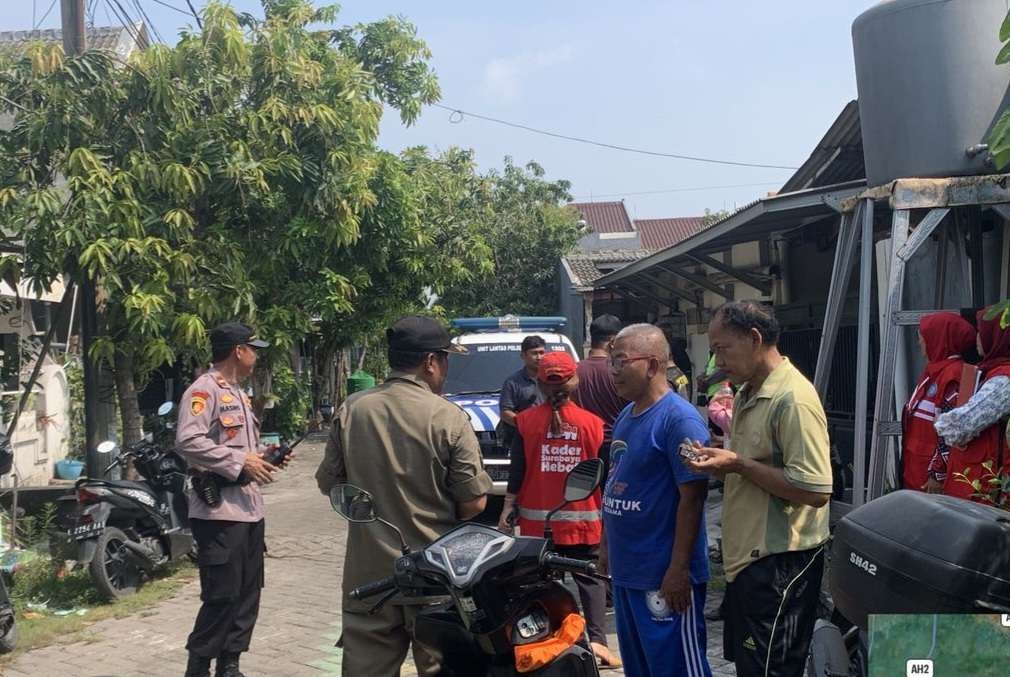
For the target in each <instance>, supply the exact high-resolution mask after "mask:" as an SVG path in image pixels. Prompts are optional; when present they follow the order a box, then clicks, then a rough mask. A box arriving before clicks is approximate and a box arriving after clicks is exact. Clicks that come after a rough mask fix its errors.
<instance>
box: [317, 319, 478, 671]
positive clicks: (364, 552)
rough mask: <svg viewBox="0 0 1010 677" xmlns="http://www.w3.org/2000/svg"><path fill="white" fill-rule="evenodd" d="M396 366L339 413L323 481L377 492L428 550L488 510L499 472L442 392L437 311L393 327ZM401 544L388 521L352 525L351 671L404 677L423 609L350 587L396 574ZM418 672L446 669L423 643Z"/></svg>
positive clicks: (381, 508) (380, 507)
mask: <svg viewBox="0 0 1010 677" xmlns="http://www.w3.org/2000/svg"><path fill="white" fill-rule="evenodd" d="M386 338H387V341H388V343H389V364H390V367H391V368H392V369H393V372H392V374H390V376H389V378H388V379H387V380H386V382H385V383H383V384H382V385H380V386H377V387H375V388H372V389H370V390H365V391H362V392H360V393H355V394H354V395H352V396H351V397H349V398H348V399H347V401H346V402H345V403H344V404H343V406H341V407H340V409H339V410H338V411H337V414H336V416H335V417H334V421H333V430H332V432H331V434H330V440H329V443H328V444H327V446H326V455H325V457H324V458H323V462H322V464H320V466H319V470H317V471H316V481H317V482H318V484H319V489H320V491H322V492H323V493H324V494H328V493H329V491H330V489H332V488H333V487H334V486H336V485H337V484H341V483H350V484H353V485H355V486H358V487H360V488H362V489H364V490H365V491H368V492H369V493H370V494H372V496H373V497H374V505H375V512H376V514H378V515H379V516H380V517H382V518H383V519H385V520H387V521H389V522H392V523H393V524H395V525H396V526H397V527H399V528H400V529H401V530H402V532H403V536H404V539H405V540H406V542H407V544H408V545H409V546H410V547H411V548H412V549H419V548H423V547H424V546H426V545H427V544H428V543H429V542H431V541H433V540H435V539H436V538H438V537H439V536H440V535H442V534H444V533H445V532H446V531H448V530H449V529H451V528H452V527H454V526H456V525H457V524H458V523H459V521H460V520H464V519H469V518H471V517H474V516H476V515H478V514H479V513H480V512H481V511H482V510H484V506H485V503H486V501H487V492H488V491H490V489H491V478H490V477H489V476H488V474H487V473H486V472H484V468H483V464H482V461H481V456H480V446H479V444H478V442H477V437H476V436H475V435H474V432H473V428H472V427H471V425H470V419H469V417H468V416H467V415H466V413H465V412H464V411H463V410H462V409H460V408H459V407H457V406H456V405H455V404H452V403H451V402H449V401H448V400H446V399H444V398H442V397H440V393H441V392H442V385H443V383H444V382H445V376H446V372H447V370H448V362H449V355H448V353H449V352H465V349H464V348H462V347H460V346H457V345H455V344H452V343H451V342H450V340H449V335H448V334H447V333H446V331H445V329H443V328H442V327H441V325H439V324H438V323H437V322H436V321H434V320H432V319H431V318H427V317H416V316H415V317H405V318H402V319H400V320H399V321H397V322H396V324H394V325H393V326H392V328H390V329H388V330H387V331H386ZM399 556H400V542H399V539H398V538H397V536H396V534H395V533H394V532H393V531H392V530H391V529H389V528H388V527H386V526H384V525H382V524H378V523H371V524H352V525H351V526H350V530H349V532H348V536H347V554H346V557H345V559H344V576H343V590H344V594H343V635H342V637H341V642H340V644H341V646H343V649H344V654H343V674H344V675H345V676H347V677H369V676H372V675H375V676H376V677H386V676H387V675H395V674H399V671H400V665H401V664H402V663H403V659H404V658H405V657H406V655H407V649H408V647H409V646H410V644H411V641H412V637H413V621H414V617H415V616H416V614H417V611H418V607H416V606H409V605H404V604H402V603H401V604H397V600H396V599H394V600H393V602H392V603H390V604H387V605H386V606H384V607H383V608H382V610H381V611H379V612H377V613H375V614H371V615H370V614H368V613H367V611H368V610H369V609H370V608H371V607H372V606H373V605H374V604H375V602H376V600H374V599H369V600H363V601H355V600H352V599H350V598H349V597H348V593H349V592H350V591H351V590H352V589H354V588H356V587H358V586H361V585H364V584H365V583H371V582H372V581H375V580H378V579H381V578H386V577H387V576H390V575H392V573H393V562H394V561H395V560H396V558H397V557H399ZM413 651H414V661H415V663H416V665H417V669H418V674H420V675H422V676H425V675H434V674H437V672H438V669H439V666H438V664H437V662H436V661H435V660H434V658H433V657H432V656H430V655H429V654H428V653H427V652H425V651H424V650H423V649H421V648H420V647H418V646H417V645H416V644H415V645H414V647H413Z"/></svg>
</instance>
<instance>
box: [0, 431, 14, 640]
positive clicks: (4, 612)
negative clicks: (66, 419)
mask: <svg viewBox="0 0 1010 677" xmlns="http://www.w3.org/2000/svg"><path fill="white" fill-rule="evenodd" d="M13 467H14V450H13V449H12V448H11V441H10V439H9V438H8V437H7V435H5V434H4V433H2V432H0V476H2V475H6V474H7V473H9V472H10V471H11V469H12V468H13ZM17 643H18V628H17V625H15V623H14V605H12V604H11V599H10V595H8V594H7V585H6V584H5V583H4V580H3V576H2V575H0V654H5V653H10V652H11V651H14V647H15V646H17Z"/></svg>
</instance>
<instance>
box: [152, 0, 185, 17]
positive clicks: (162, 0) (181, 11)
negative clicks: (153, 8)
mask: <svg viewBox="0 0 1010 677" xmlns="http://www.w3.org/2000/svg"><path fill="white" fill-rule="evenodd" d="M151 2H153V3H154V4H156V5H161V6H162V7H168V8H169V9H174V10H175V11H176V12H178V13H179V14H185V15H186V16H189V15H190V13H189V12H187V11H186V10H184V9H182V8H181V7H176V6H175V5H172V4H170V3H167V2H165V0H151Z"/></svg>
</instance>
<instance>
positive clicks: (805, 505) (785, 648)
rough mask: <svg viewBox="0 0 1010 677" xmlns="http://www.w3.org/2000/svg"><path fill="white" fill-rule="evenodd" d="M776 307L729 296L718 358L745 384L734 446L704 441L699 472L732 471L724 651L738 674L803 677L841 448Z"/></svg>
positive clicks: (726, 510) (721, 314)
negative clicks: (788, 353) (794, 357)
mask: <svg viewBox="0 0 1010 677" xmlns="http://www.w3.org/2000/svg"><path fill="white" fill-rule="evenodd" d="M779 333H780V329H779V324H778V321H777V320H776V319H775V316H774V314H773V312H772V310H771V309H770V308H769V307H767V306H764V305H763V304H760V303H757V302H754V301H738V302H732V303H727V304H725V305H724V306H722V307H721V308H719V309H718V310H717V311H716V312H715V316H714V317H713V319H712V322H711V324H710V325H709V330H708V335H709V342H710V345H711V348H712V350H713V351H714V353H715V358H716V366H717V368H719V369H722V370H724V371H725V372H726V375H727V377H728V378H729V379H730V380H731V381H732V382H733V383H734V384H735V385H742V388H741V389H740V391H739V393H738V394H737V396H736V400H735V403H734V406H733V423H732V432H731V434H730V438H731V444H732V449H731V450H730V449H709V448H703V447H701V446H700V445H696V447H695V452H696V454H697V456H698V458H697V460H695V461H693V462H689V463H688V465H689V466H690V467H691V468H692V469H693V470H695V471H699V472H708V473H713V474H716V475H719V476H724V477H725V482H726V484H725V503H724V506H723V517H722V522H723V531H722V535H723V540H722V543H723V565H724V567H725V570H726V581H727V587H726V626H725V629H724V651H725V656H726V659H727V660H732V661H733V662H734V663H735V664H736V670H737V675H740V676H741V677H743V676H745V675H802V674H803V671H804V667H805V665H806V655H807V649H808V648H809V645H810V638H811V635H812V634H813V628H814V622H815V620H816V611H817V602H818V595H819V591H820V583H821V574H822V572H823V567H824V557H823V551H822V547H823V545H824V543H825V542H826V541H827V539H828V501H829V500H830V498H831V489H832V481H831V480H832V478H831V456H830V449H829V443H828V431H827V419H826V417H825V415H824V409H823V407H822V406H821V402H820V399H819V398H818V397H817V392H816V391H815V390H814V387H813V385H812V384H811V383H810V382H809V381H808V380H807V379H806V378H805V377H804V376H803V374H801V373H800V372H799V371H798V370H797V369H796V368H795V367H794V366H793V365H792V364H791V363H790V362H789V360H788V359H786V358H785V357H783V356H782V355H781V354H780V353H779V351H778V345H777V344H778V337H779Z"/></svg>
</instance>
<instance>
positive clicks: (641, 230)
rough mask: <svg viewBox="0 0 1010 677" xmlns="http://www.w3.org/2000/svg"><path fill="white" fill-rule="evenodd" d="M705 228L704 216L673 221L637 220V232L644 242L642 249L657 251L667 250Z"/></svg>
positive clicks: (680, 218)
mask: <svg viewBox="0 0 1010 677" xmlns="http://www.w3.org/2000/svg"><path fill="white" fill-rule="evenodd" d="M704 228H705V217H704V216H685V217H679V218H672V219H635V230H637V231H638V236H639V237H640V238H641V240H642V248H643V249H649V250H652V251H655V250H657V249H666V248H667V247H670V246H672V245H675V244H677V243H678V242H680V241H681V240H686V239H687V238H689V237H691V236H692V235H694V234H695V233H697V232H699V231H701V230H702V229H704Z"/></svg>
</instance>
